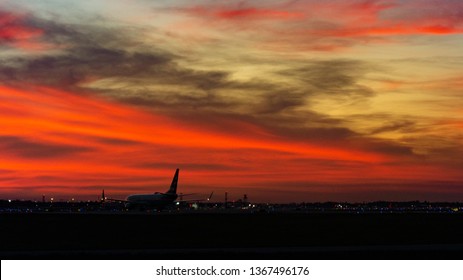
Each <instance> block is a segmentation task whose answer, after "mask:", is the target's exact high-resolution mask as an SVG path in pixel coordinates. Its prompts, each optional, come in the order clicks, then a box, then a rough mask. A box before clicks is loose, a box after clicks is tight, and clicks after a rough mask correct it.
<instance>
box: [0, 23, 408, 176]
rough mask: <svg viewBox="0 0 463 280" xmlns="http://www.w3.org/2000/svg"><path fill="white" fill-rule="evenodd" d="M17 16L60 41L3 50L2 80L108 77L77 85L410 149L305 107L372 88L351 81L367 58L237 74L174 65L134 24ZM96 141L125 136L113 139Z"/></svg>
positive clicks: (365, 67) (200, 113) (235, 126)
mask: <svg viewBox="0 0 463 280" xmlns="http://www.w3.org/2000/svg"><path fill="white" fill-rule="evenodd" d="M25 23H27V25H28V26H34V27H36V28H38V29H41V30H43V31H44V35H43V38H42V40H43V41H44V42H47V43H49V44H52V45H56V46H59V47H60V48H61V49H59V50H56V52H54V53H53V54H51V53H47V54H43V55H34V56H19V57H10V58H3V61H1V63H0V81H2V82H4V83H21V84H22V83H24V82H31V83H38V84H48V85H52V86H58V87H65V88H66V87H67V88H71V89H72V90H73V91H79V90H82V86H84V85H85V83H82V82H85V81H87V80H92V79H108V78H110V79H112V80H111V81H114V82H109V83H108V84H106V85H105V84H104V83H103V84H100V85H99V87H98V88H97V89H96V88H85V91H86V92H89V91H90V92H91V91H92V90H93V92H94V93H95V94H99V95H103V96H105V97H107V98H110V99H113V100H116V101H118V102H122V103H126V104H132V105H137V106H144V107H147V108H152V109H155V110H157V111H159V110H162V111H164V112H165V113H166V114H170V115H171V116H173V117H175V118H180V119H182V121H186V122H188V121H190V122H196V123H201V124H204V125H205V126H214V123H216V125H215V126H216V127H218V128H219V129H224V127H226V128H227V129H228V130H229V131H230V130H235V132H234V133H235V134H236V133H239V131H240V130H241V129H242V127H243V126H241V125H240V123H248V124H252V125H255V126H256V127H261V128H264V129H265V130H266V131H269V132H270V133H272V134H274V135H275V136H276V137H282V138H287V139H293V140H300V141H316V142H320V143H327V142H336V141H345V140H347V139H353V138H355V139H362V141H361V142H362V143H364V144H365V145H367V146H368V147H370V149H372V150H376V151H385V152H392V153H401V154H407V153H409V152H410V150H409V148H407V147H402V146H397V145H395V144H390V143H387V142H386V141H384V142H381V143H379V142H378V141H373V140H372V141H370V140H367V139H366V138H364V137H362V135H359V134H358V133H356V132H354V131H352V130H351V129H349V128H347V125H346V124H345V122H344V120H341V119H334V118H331V117H328V116H327V115H324V114H322V113H317V112H314V111H312V110H310V106H311V103H312V102H313V101H316V99H317V98H319V97H320V96H323V97H324V98H327V97H328V98H332V99H333V100H335V101H340V102H343V101H346V100H348V101H351V100H358V99H362V98H364V99H367V98H369V97H371V96H372V95H374V92H373V91H372V90H371V89H369V88H368V87H366V86H363V85H361V83H360V82H359V80H360V79H362V78H363V77H364V76H365V75H366V74H367V73H368V72H369V71H372V69H373V67H372V66H371V65H369V64H367V63H364V62H361V61H357V60H347V59H344V60H339V59H338V60H308V61H306V62H304V63H302V64H301V63H299V64H298V66H292V67H290V68H288V69H287V70H285V71H276V72H274V73H273V74H274V75H279V76H282V77H284V80H285V81H294V83H293V84H291V83H288V82H285V83H283V82H279V81H278V80H273V79H271V78H269V77H265V76H263V77H262V78H261V79H259V80H250V81H237V80H233V79H232V78H231V76H232V73H230V72H227V71H206V70H193V69H190V68H187V67H185V66H180V65H185V64H184V63H183V64H182V63H180V62H181V61H184V58H183V57H182V56H179V55H178V54H173V53H172V52H169V51H166V50H163V49H160V48H158V47H156V46H154V47H148V46H144V45H143V44H141V43H140V40H139V38H137V36H140V34H142V30H138V29H136V28H132V29H127V28H119V29H115V28H110V27H107V28H104V27H101V25H92V24H86V23H85V24H81V25H69V24H62V23H60V22H58V21H53V20H43V19H39V18H36V17H33V16H29V17H27V18H26V19H25ZM301 108H303V110H300V109H301ZM212 120H214V121H212ZM394 125H395V126H397V125H398V124H393V125H392V126H394ZM392 126H391V125H390V127H387V126H385V127H383V128H378V129H377V130H376V133H378V132H380V131H381V129H382V130H383V131H384V130H385V129H386V130H387V129H394V127H392ZM396 129H399V127H397V128H396ZM101 141H103V142H109V143H111V144H116V145H129V144H131V143H129V142H126V141H124V140H122V141H120V140H118V139H114V140H112V139H102V140H101ZM346 143H349V145H350V144H351V142H348V141H346ZM37 145H38V146H37ZM40 145H42V144H36V146H34V145H32V146H31V147H36V148H37V149H34V148H30V149H31V150H30V151H29V152H25V153H29V155H33V154H34V153H36V155H41V153H40V152H38V150H40V149H38V148H39V147H40ZM55 148H57V147H55ZM71 150H72V149H71ZM66 151H68V149H67V148H65V147H61V149H59V148H57V149H55V153H56V154H59V153H60V152H61V153H66ZM69 151H70V150H69ZM52 154H53V152H52ZM210 167H211V168H214V167H213V166H210ZM192 168H194V167H193V166H192Z"/></svg>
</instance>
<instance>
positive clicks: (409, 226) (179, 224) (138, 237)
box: [0, 213, 463, 259]
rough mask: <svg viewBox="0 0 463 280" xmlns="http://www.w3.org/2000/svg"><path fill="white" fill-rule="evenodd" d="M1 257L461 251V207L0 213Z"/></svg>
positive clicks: (408, 255)
mask: <svg viewBox="0 0 463 280" xmlns="http://www.w3.org/2000/svg"><path fill="white" fill-rule="evenodd" d="M0 222H1V225H2V231H1V235H2V236H1V238H2V239H1V240H2V241H3V242H2V244H1V250H0V254H1V256H2V259H5V258H7V259H9V258H28V259H43V258H45V259H50V258H51V259H54V258H57V259H63V258H64V259H67V258H68V259H74V258H79V259H80V258H84V259H100V258H103V259H146V258H148V259H164V258H171V259H172V258H173V259H185V258H186V259H189V258H201V259H210V258H215V259H217V258H221V259H234V258H236V259H243V258H244V259H249V258H258V259H268V258H270V259H279V258H295V259H365V258H366V259H461V256H462V255H463V242H462V241H461V236H463V215H461V214H425V213H407V214H346V213H339V214H337V213H331V214H322V213H320V214H314V213H312V214H298V213H258V214H251V213H185V214H169V213H167V214H148V215H147V214H64V213H63V214H45V213H44V214H0Z"/></svg>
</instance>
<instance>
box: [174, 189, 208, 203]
mask: <svg viewBox="0 0 463 280" xmlns="http://www.w3.org/2000/svg"><path fill="white" fill-rule="evenodd" d="M213 194H214V192H211V194H210V195H209V197H207V198H204V199H190V200H177V202H180V203H184V202H186V203H190V202H203V201H209V200H211V198H212V195H213Z"/></svg>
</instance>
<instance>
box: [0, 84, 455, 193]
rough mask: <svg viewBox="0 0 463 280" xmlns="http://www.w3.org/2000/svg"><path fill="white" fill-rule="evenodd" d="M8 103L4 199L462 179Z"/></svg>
mask: <svg viewBox="0 0 463 280" xmlns="http://www.w3.org/2000/svg"><path fill="white" fill-rule="evenodd" d="M0 104H1V105H0V106H1V108H2V109H6V110H1V111H0V126H1V127H2V132H1V133H0V149H1V151H2V157H1V158H0V170H1V171H2V172H0V183H1V186H2V187H0V193H1V192H3V193H17V194H21V195H24V192H25V191H26V190H29V192H27V191H26V193H27V195H28V196H29V197H31V196H33V195H35V196H36V197H37V196H40V195H41V193H49V192H52V193H55V194H60V195H62V196H70V195H72V196H75V197H79V196H81V197H82V196H83V197H93V196H94V194H95V193H97V192H98V191H99V189H100V188H101V187H103V186H106V188H110V189H111V192H112V193H113V194H115V195H117V194H120V195H125V194H129V193H133V192H139V191H141V192H150V191H153V189H156V190H159V189H158V188H164V187H165V185H166V184H167V183H168V181H169V176H170V175H171V174H170V172H171V171H172V170H173V169H174V168H175V167H180V168H182V172H183V173H182V175H183V176H182V179H183V180H184V181H183V182H182V183H184V184H185V185H184V186H185V189H195V191H208V190H210V189H211V188H214V189H217V188H219V189H220V188H225V189H230V188H231V190H235V191H237V190H240V189H242V191H245V189H246V188H253V189H254V192H256V191H257V190H259V189H260V190H261V191H262V192H265V190H266V187H264V186H263V185H265V184H269V185H271V183H270V182H287V183H288V182H292V183H290V185H292V184H297V185H305V186H306V187H307V188H308V191H309V190H310V186H311V184H313V183H315V182H317V183H324V184H329V183H336V184H344V183H351V184H354V183H359V182H363V183H364V182H375V181H377V180H379V181H388V180H391V179H394V180H436V179H437V178H442V179H443V178H445V179H449V178H450V179H458V178H460V179H461V176H460V175H458V174H456V173H452V172H451V171H448V170H444V169H443V168H441V167H439V166H432V165H430V166H424V165H420V164H418V163H416V162H415V163H414V161H410V160H412V159H409V163H407V161H404V163H400V164H399V163H398V162H399V161H401V160H403V159H404V158H403V156H398V155H390V154H387V153H381V152H373V151H369V150H367V149H365V150H362V149H359V148H355V147H354V146H352V145H348V143H345V145H344V146H342V145H341V144H340V143H338V144H336V143H329V142H327V143H326V144H325V145H321V144H319V143H310V142H298V141H296V140H291V139H284V138H281V137H276V136H272V135H271V134H270V133H268V132H265V131H263V130H262V128H258V127H256V126H254V125H250V124H244V123H243V124H242V125H243V131H246V133H241V132H240V130H241V129H240V127H241V124H240V123H239V122H237V123H235V124H233V127H234V130H233V131H227V130H224V129H214V128H212V127H205V126H201V124H195V123H188V124H187V123H185V122H181V121H178V120H174V119H171V118H168V117H165V116H162V115H160V114H156V113H151V112H145V111H142V110H137V109H135V108H131V107H127V106H124V105H122V104H117V103H111V102H108V101H105V100H102V99H98V98H93V97H90V96H87V95H85V94H83V95H82V94H79V95H77V94H74V93H71V92H66V91H62V90H57V89H52V88H46V87H39V86H36V87H29V88H12V87H7V86H1V87H0ZM254 128H255V129H254ZM346 144H347V145H346ZM166 182H167V183H166ZM282 184H283V183H282ZM281 187H282V188H289V189H287V190H288V191H291V189H293V187H291V186H287V187H285V186H284V185H282V186H281Z"/></svg>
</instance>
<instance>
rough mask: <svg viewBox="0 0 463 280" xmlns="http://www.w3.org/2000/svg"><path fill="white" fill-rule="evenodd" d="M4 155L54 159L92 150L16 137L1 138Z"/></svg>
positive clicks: (1, 148)
mask: <svg viewBox="0 0 463 280" xmlns="http://www.w3.org/2000/svg"><path fill="white" fill-rule="evenodd" d="M0 150H1V151H2V153H6V154H8V153H10V154H15V155H18V156H20V157H23V158H32V159H34V158H54V157H63V156H67V155H71V154H77V153H84V152H88V151H91V150H92V149H90V148H88V147H83V146H71V145H62V144H55V143H53V144H51V143H41V142H36V141H33V140H29V139H26V138H21V137H15V136H0Z"/></svg>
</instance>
